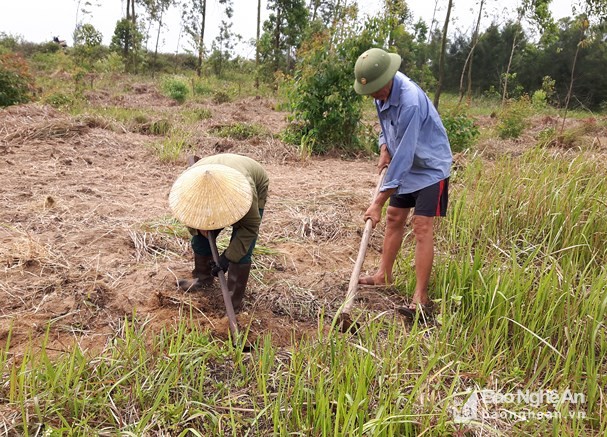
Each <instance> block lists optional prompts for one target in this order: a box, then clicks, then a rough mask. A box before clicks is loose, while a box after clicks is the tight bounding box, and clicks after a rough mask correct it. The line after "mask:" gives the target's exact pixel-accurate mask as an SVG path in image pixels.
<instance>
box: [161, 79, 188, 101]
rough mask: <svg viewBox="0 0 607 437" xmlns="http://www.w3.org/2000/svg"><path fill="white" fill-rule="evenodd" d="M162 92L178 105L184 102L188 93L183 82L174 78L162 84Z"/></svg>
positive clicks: (186, 86)
mask: <svg viewBox="0 0 607 437" xmlns="http://www.w3.org/2000/svg"><path fill="white" fill-rule="evenodd" d="M162 90H163V91H164V93H165V94H166V95H167V96H169V97H170V98H171V99H173V100H175V101H176V102H178V103H183V102H185V99H186V98H187V97H188V94H189V92H190V91H189V89H188V85H187V84H186V83H185V82H183V81H181V80H179V79H175V78H171V79H166V80H165V81H164V82H163V84H162Z"/></svg>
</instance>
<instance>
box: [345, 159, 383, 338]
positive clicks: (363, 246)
mask: <svg viewBox="0 0 607 437" xmlns="http://www.w3.org/2000/svg"><path fill="white" fill-rule="evenodd" d="M386 169H387V167H384V168H383V169H382V171H381V173H380V174H379V180H378V181H377V186H376V187H375V192H374V193H373V200H375V198H376V197H377V194H378V193H379V189H380V188H381V186H382V185H383V183H384V176H385V175H386ZM372 230H373V222H372V221H371V219H367V221H366V222H365V230H364V231H363V236H362V241H361V243H360V248H359V249H358V256H357V258H356V263H355V264H354V270H353V271H352V276H350V284H349V285H348V292H347V293H346V300H345V301H344V304H343V305H342V306H341V312H340V313H339V314H338V319H337V320H338V323H339V326H340V330H341V332H356V331H357V330H358V324H357V323H356V322H353V321H352V317H351V316H350V310H351V309H352V306H353V305H354V299H355V298H356V294H357V292H358V277H359V276H360V270H361V268H362V265H363V261H364V260H365V254H366V253H367V246H368V244H369V238H370V237H371V232H372ZM338 311H339V310H338Z"/></svg>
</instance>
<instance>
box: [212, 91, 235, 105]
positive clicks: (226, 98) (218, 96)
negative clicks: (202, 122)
mask: <svg viewBox="0 0 607 437" xmlns="http://www.w3.org/2000/svg"><path fill="white" fill-rule="evenodd" d="M231 101H232V98H231V97H230V95H229V94H228V93H226V92H224V91H217V92H216V93H215V94H214V95H213V103H217V104H220V103H228V102H231Z"/></svg>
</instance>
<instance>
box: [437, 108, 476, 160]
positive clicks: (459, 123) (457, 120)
mask: <svg viewBox="0 0 607 437" xmlns="http://www.w3.org/2000/svg"><path fill="white" fill-rule="evenodd" d="M441 119H442V120H443V125H444V126H445V129H446V130H447V136H448V137H449V143H450V144H451V150H452V151H453V152H461V151H462V150H465V149H469V148H470V147H472V146H473V145H474V143H475V141H476V139H477V138H478V136H479V134H480V132H479V130H478V127H477V126H476V124H475V123H474V120H473V119H472V118H469V117H468V116H467V115H466V114H464V113H463V112H451V113H445V114H441Z"/></svg>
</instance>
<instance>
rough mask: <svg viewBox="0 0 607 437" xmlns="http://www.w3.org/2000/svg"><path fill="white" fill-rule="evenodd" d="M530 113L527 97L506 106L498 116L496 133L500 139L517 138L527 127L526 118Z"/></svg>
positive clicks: (529, 103)
mask: <svg viewBox="0 0 607 437" xmlns="http://www.w3.org/2000/svg"><path fill="white" fill-rule="evenodd" d="M530 113H531V102H530V101H529V97H528V96H523V97H521V98H520V99H518V100H516V101H513V102H512V101H511V102H508V103H507V104H506V106H505V107H504V108H503V109H502V111H501V112H500V114H499V122H498V124H497V133H498V135H499V137H500V138H502V139H506V138H518V137H519V136H520V135H521V133H523V130H525V128H526V127H527V117H528V116H529V114H530Z"/></svg>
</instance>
